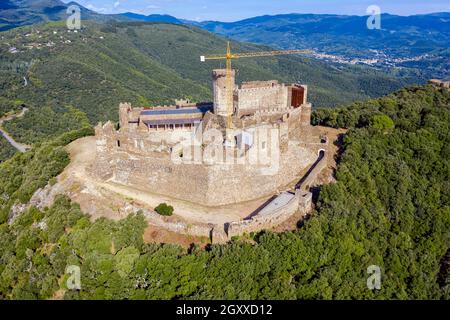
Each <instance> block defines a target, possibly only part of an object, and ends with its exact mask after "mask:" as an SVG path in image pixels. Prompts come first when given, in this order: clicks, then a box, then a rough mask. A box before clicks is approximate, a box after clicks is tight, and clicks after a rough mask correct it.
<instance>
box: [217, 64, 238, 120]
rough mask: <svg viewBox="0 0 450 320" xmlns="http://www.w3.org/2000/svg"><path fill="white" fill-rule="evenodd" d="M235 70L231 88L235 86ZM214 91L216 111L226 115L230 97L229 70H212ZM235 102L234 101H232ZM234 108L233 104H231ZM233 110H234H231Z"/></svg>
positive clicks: (232, 75) (232, 73)
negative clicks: (228, 93)
mask: <svg viewBox="0 0 450 320" xmlns="http://www.w3.org/2000/svg"><path fill="white" fill-rule="evenodd" d="M235 76H236V72H235V70H232V72H231V90H233V91H234V86H235ZM212 78H213V92H214V113H215V114H217V115H219V116H224V117H226V116H227V115H228V97H227V70H226V69H216V70H213V72H212ZM231 103H233V102H231ZM231 109H233V106H231ZM231 112H233V110H231Z"/></svg>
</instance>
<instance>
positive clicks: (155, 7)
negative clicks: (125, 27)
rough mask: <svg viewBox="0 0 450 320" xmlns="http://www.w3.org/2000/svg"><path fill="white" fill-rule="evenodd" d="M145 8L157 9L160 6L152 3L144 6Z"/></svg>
mask: <svg viewBox="0 0 450 320" xmlns="http://www.w3.org/2000/svg"><path fill="white" fill-rule="evenodd" d="M146 8H147V9H159V8H160V7H158V6H156V5H154V4H150V5H148V6H147V7H146Z"/></svg>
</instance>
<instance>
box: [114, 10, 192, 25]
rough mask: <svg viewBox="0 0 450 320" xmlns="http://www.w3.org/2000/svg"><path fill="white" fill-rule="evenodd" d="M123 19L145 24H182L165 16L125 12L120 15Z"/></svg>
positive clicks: (173, 18)
mask: <svg viewBox="0 0 450 320" xmlns="http://www.w3.org/2000/svg"><path fill="white" fill-rule="evenodd" d="M120 15H121V16H123V17H126V18H129V19H132V20H140V21H147V22H167V23H175V24H183V23H184V22H182V21H181V20H178V19H177V18H175V17H172V16H169V15H167V14H151V15H148V16H146V15H142V14H137V13H133V12H125V13H121V14H120Z"/></svg>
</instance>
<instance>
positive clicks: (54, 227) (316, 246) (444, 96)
mask: <svg viewBox="0 0 450 320" xmlns="http://www.w3.org/2000/svg"><path fill="white" fill-rule="evenodd" d="M449 99H450V92H449V91H448V90H447V89H443V88H437V87H433V86H424V87H410V88H406V89H402V90H400V91H398V92H396V93H395V94H391V95H389V96H386V97H382V98H380V99H374V100H370V101H367V102H364V103H356V104H352V105H350V106H348V107H346V108H342V109H341V108H338V109H333V110H330V109H328V110H322V111H319V112H317V113H316V121H317V122H318V123H323V124H329V125H332V126H347V127H348V128H349V131H348V132H347V133H346V134H345V137H344V138H343V143H342V145H341V155H340V157H338V159H337V160H338V167H337V169H336V183H333V184H329V185H325V186H322V188H320V193H319V197H318V201H317V204H316V211H315V212H314V213H313V214H312V216H311V218H310V219H308V220H307V221H305V222H304V223H302V225H301V227H300V228H299V229H297V230H295V231H292V232H283V233H274V232H271V231H270V230H268V231H264V232H261V233H258V234H250V235H248V236H247V237H245V236H243V237H240V238H236V239H233V240H232V241H231V242H230V243H228V244H225V245H208V246H207V250H202V249H201V248H202V247H204V246H206V244H207V243H206V242H203V243H200V245H193V246H191V247H190V249H189V250H186V249H185V248H182V247H180V246H175V245H167V244H166V245H163V244H160V243H149V242H147V241H148V237H145V234H146V231H145V230H146V228H147V226H148V224H147V221H146V220H145V217H144V215H143V214H142V213H141V212H139V211H138V212H137V213H135V214H133V213H132V214H130V215H129V216H128V217H127V218H124V219H122V220H120V221H112V220H110V219H105V218H102V219H97V220H95V221H93V220H92V219H90V217H89V216H88V215H86V214H85V213H83V212H82V210H81V209H80V206H79V205H78V204H77V203H74V202H71V201H70V199H69V198H67V197H64V196H58V197H57V198H56V200H55V202H54V203H53V205H49V206H48V207H47V208H44V207H42V208H38V207H36V206H34V205H33V206H27V204H35V203H36V200H38V202H39V195H42V193H39V192H38V193H35V191H36V190H38V189H39V188H43V187H44V186H46V185H47V184H48V185H50V186H51V185H54V183H55V181H56V177H57V176H58V175H59V174H60V173H61V172H62V171H63V170H64V168H65V167H67V166H68V165H69V163H70V158H69V155H68V154H67V151H66V150H67V148H66V147H64V146H66V145H67V144H68V143H70V142H71V141H73V140H76V139H78V138H80V137H83V136H86V135H92V130H89V129H88V128H85V129H83V130H77V131H73V132H71V133H70V134H65V135H63V136H62V137H59V138H58V139H55V140H50V141H47V142H45V143H42V144H41V145H39V146H37V147H36V148H34V149H32V150H31V151H29V152H27V153H24V154H17V155H15V156H14V157H13V158H12V159H11V160H8V161H6V162H4V163H1V164H0V224H1V228H0V240H1V241H0V298H1V299H50V298H56V297H64V298H65V299H246V300H248V299H307V300H310V299H344V300H351V299H400V300H402V299H411V300H413V299H443V300H446V299H447V300H448V299H449V281H448V275H449V274H450V270H449V268H448V264H446V263H445V257H446V256H447V257H448V253H449V252H450V239H449V232H448V230H449V229H450V215H449V212H450V211H449V200H448V199H449V188H448V181H449V172H450V171H449V165H450V163H449V160H448V159H449V147H448V146H449V145H450V144H449V143H450V130H449V124H450V110H449ZM335 119H338V122H336V121H335ZM380 120H381V121H380ZM33 195H36V196H33ZM32 198H34V200H33V201H31V202H30V199H32ZM22 204H25V205H22ZM147 236H148V235H147ZM74 264H75V265H77V266H80V267H81V270H83V272H82V273H81V282H82V284H83V285H82V287H81V290H68V289H67V288H66V287H65V285H64V281H61V279H65V278H64V273H65V268H66V266H67V265H74ZM370 265H376V266H379V267H380V269H381V270H382V286H381V289H380V290H368V289H367V268H368V266H370Z"/></svg>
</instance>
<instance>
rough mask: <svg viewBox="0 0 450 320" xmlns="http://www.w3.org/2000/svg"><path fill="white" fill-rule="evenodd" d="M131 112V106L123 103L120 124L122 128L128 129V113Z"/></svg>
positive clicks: (120, 106)
mask: <svg viewBox="0 0 450 320" xmlns="http://www.w3.org/2000/svg"><path fill="white" fill-rule="evenodd" d="M130 111H131V104H129V103H121V104H120V105H119V123H120V127H121V128H127V127H128V118H129V116H128V113H129V112H130Z"/></svg>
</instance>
